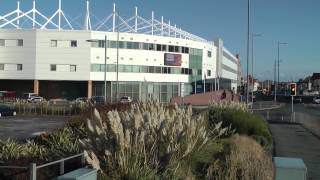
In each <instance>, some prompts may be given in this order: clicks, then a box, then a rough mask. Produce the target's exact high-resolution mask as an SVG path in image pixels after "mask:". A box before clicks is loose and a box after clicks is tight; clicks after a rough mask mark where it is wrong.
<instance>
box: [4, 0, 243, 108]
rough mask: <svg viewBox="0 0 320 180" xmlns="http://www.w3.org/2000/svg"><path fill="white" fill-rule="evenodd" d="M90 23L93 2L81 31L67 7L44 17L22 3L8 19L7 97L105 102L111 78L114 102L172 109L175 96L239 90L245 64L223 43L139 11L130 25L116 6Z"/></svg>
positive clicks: (5, 33)
mask: <svg viewBox="0 0 320 180" xmlns="http://www.w3.org/2000/svg"><path fill="white" fill-rule="evenodd" d="M90 16H91V14H90V7H89V2H88V1H87V6H86V15H85V23H84V28H75V27H73V25H72V21H69V20H68V19H67V18H66V15H65V14H64V12H63V11H62V8H61V1H60V0H59V5H58V10H57V11H56V12H55V13H54V14H53V15H52V16H46V15H44V14H42V13H41V12H40V11H39V10H38V9H37V8H36V3H35V1H34V2H33V7H32V9H31V10H28V11H23V10H21V9H20V5H19V2H18V4H17V9H16V10H14V11H12V12H8V13H7V14H4V15H2V16H0V90H10V91H15V92H16V93H17V96H21V95H22V94H23V93H24V92H34V93H37V94H39V95H41V96H43V97H45V98H47V99H49V98H68V99H74V98H76V97H91V96H102V95H104V82H105V78H106V92H107V100H108V101H117V99H119V98H120V97H122V96H130V97H132V98H133V99H136V100H147V99H158V100H159V101H161V102H168V101H170V99H171V97H173V96H184V95H189V94H192V93H202V92H208V91H215V90H221V89H229V90H234V91H237V86H238V85H239V80H240V76H239V72H240V61H239V57H238V56H235V55H233V54H232V53H230V52H229V51H228V50H227V49H226V48H225V47H224V45H223V41H222V40H221V39H217V40H214V41H208V40H205V39H203V38H200V37H198V36H196V35H193V34H191V33H188V32H186V31H184V30H182V29H180V28H178V27H177V26H176V25H172V24H171V23H170V21H168V22H165V21H164V18H163V17H161V19H160V20H157V19H156V18H155V15H154V13H153V12H152V13H151V18H150V19H144V18H142V17H140V16H139V15H138V10H137V8H136V9H135V14H134V16H133V17H131V18H128V19H124V18H123V17H121V16H120V15H119V13H118V12H117V11H116V8H115V5H114V7H113V11H112V13H111V14H110V15H109V16H107V17H106V18H104V19H103V20H101V21H100V23H98V24H97V25H95V26H92V25H91V18H90ZM54 20H55V21H54ZM105 39H107V41H105ZM105 42H107V43H105ZM105 44H106V48H105ZM105 59H106V64H107V65H106V67H105ZM105 69H106V76H104V75H105Z"/></svg>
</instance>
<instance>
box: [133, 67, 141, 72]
mask: <svg viewBox="0 0 320 180" xmlns="http://www.w3.org/2000/svg"><path fill="white" fill-rule="evenodd" d="M132 72H134V73H138V72H140V66H132Z"/></svg>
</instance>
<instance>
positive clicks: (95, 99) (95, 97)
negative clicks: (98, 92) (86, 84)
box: [90, 96, 104, 104]
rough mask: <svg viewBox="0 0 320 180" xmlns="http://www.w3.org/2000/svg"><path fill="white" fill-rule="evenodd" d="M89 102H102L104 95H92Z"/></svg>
mask: <svg viewBox="0 0 320 180" xmlns="http://www.w3.org/2000/svg"><path fill="white" fill-rule="evenodd" d="M90 102H91V103H92V104H104V96H93V97H92V98H91V99H90Z"/></svg>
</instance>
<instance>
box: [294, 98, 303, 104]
mask: <svg viewBox="0 0 320 180" xmlns="http://www.w3.org/2000/svg"><path fill="white" fill-rule="evenodd" d="M293 102H294V103H302V98H301V97H294V98H293Z"/></svg>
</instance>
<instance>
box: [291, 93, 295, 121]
mask: <svg viewBox="0 0 320 180" xmlns="http://www.w3.org/2000/svg"><path fill="white" fill-rule="evenodd" d="M291 121H292V122H293V121H294V113H293V96H291Z"/></svg>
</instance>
